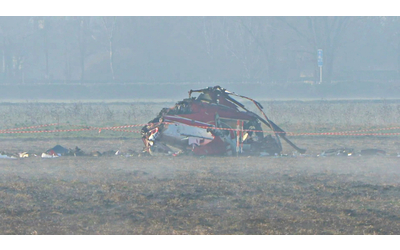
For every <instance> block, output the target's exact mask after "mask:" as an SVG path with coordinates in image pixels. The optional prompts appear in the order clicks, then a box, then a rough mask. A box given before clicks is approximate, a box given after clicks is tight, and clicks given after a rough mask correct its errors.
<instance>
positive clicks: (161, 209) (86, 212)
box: [0, 145, 400, 235]
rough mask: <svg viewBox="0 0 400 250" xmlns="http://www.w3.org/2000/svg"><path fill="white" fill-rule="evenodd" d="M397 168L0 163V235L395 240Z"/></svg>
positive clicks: (207, 160)
mask: <svg viewBox="0 0 400 250" xmlns="http://www.w3.org/2000/svg"><path fill="white" fill-rule="evenodd" d="M28 146H29V145H28ZM398 163H399V158H396V157H379V156H373V157H355V158H347V157H326V158H315V157H304V158H301V157H298V158H291V157H287V158H270V157H239V158H236V157H204V158H198V157H189V156H181V157H153V158H150V157H130V158H126V157H122V156H121V157H116V156H114V157H113V156H110V157H98V158H96V157H60V158H57V159H41V158H38V157H34V158H26V159H19V160H4V159H3V160H1V161H0V222H1V223H0V233H1V234H47V235H49V234H168V235H169V234H219V235H221V234H399V233H400V198H399V197H400V184H399V183H400V182H399V178H398V177H399V174H400V169H399V168H398Z"/></svg>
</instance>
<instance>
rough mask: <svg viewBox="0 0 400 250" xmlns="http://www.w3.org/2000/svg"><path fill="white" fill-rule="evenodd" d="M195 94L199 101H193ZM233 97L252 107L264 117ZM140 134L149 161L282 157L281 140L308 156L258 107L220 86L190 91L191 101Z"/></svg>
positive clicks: (161, 115) (161, 116)
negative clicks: (160, 158)
mask: <svg viewBox="0 0 400 250" xmlns="http://www.w3.org/2000/svg"><path fill="white" fill-rule="evenodd" d="M192 93H199V95H198V96H197V97H192ZM232 96H235V97H240V98H243V99H246V100H249V101H251V102H252V103H253V104H254V105H255V106H256V107H257V109H258V110H259V111H260V112H261V114H262V116H263V117H261V116H259V115H257V114H256V113H254V112H252V111H250V110H249V109H247V108H246V107H245V106H244V105H243V104H242V103H240V102H238V101H237V100H235V99H234V98H233V97H232ZM262 124H264V125H265V126H266V127H268V128H269V129H270V130H271V131H270V133H269V134H266V135H265V134H264V133H265V132H266V131H263V129H262ZM141 134H142V141H143V143H144V148H143V153H146V154H149V155H156V154H160V153H164V154H174V155H177V154H181V153H183V154H185V153H186V154H193V155H198V156H202V155H260V154H262V155H278V154H280V153H281V152H282V144H281V139H282V140H284V141H286V142H287V143H288V144H289V145H290V146H292V147H293V148H294V149H295V150H296V151H297V152H299V153H301V154H304V153H305V151H306V150H305V149H301V148H299V147H297V146H296V145H295V144H294V143H292V142H291V141H290V140H289V139H288V138H287V137H286V132H285V131H283V130H282V129H281V128H280V127H279V126H277V125H276V124H275V123H274V122H273V121H271V120H270V119H268V117H267V115H266V114H265V113H264V111H263V107H262V106H261V104H260V103H259V102H257V101H255V100H253V99H251V98H249V97H246V96H242V95H238V94H236V93H234V92H230V91H228V90H226V89H224V88H221V87H220V86H215V87H208V88H205V89H199V90H190V91H189V98H187V99H184V100H182V101H179V102H177V103H176V104H175V106H173V107H171V108H163V109H162V110H161V111H160V113H159V114H158V115H157V117H156V118H154V119H153V120H151V121H149V123H148V124H147V125H145V126H144V127H143V128H142V129H141Z"/></svg>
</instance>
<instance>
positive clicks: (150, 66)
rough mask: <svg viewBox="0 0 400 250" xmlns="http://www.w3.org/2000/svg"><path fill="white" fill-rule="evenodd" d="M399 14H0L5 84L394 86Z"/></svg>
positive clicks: (399, 53)
mask: <svg viewBox="0 0 400 250" xmlns="http://www.w3.org/2000/svg"><path fill="white" fill-rule="evenodd" d="M399 28H400V19H399V17H346V16H341V17H335V16H329V17H314V16H312V17H271V16H268V17H136V16H135V17H119V16H118V17H39V16H35V17H0V53H1V54H0V56H1V62H0V65H1V68H0V83H6V84H7V83H10V84H14V83H19V84H23V83H53V82H54V83H57V82H58V83H113V82H124V83H133V82H144V83H146V82H153V83H158V82H160V83H162V82H201V81H206V82H210V81H211V82H263V83H295V82H298V81H308V82H316V81H318V79H319V77H320V76H319V67H318V64H317V50H318V49H322V50H323V67H322V74H323V79H324V80H323V81H324V82H327V83H329V82H333V81H352V80H381V81H383V80H387V81H389V80H397V79H398V78H399V72H400V32H399V30H400V29H399Z"/></svg>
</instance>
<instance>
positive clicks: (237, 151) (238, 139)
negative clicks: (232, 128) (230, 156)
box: [236, 120, 240, 157]
mask: <svg viewBox="0 0 400 250" xmlns="http://www.w3.org/2000/svg"><path fill="white" fill-rule="evenodd" d="M239 147H240V120H237V123H236V157H238V156H239Z"/></svg>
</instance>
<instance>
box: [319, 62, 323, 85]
mask: <svg viewBox="0 0 400 250" xmlns="http://www.w3.org/2000/svg"><path fill="white" fill-rule="evenodd" d="M321 83H322V66H319V84H321Z"/></svg>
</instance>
